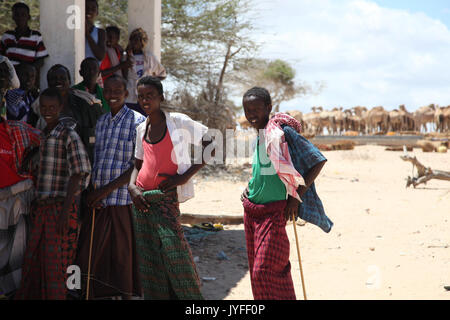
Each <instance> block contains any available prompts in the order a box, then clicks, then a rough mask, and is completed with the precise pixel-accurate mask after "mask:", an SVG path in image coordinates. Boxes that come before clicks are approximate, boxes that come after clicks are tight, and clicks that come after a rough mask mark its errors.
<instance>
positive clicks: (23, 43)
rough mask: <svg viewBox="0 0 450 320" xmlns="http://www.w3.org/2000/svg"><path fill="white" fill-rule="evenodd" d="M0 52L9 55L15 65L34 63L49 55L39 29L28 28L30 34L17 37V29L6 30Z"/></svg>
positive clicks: (0, 43) (0, 42)
mask: <svg viewBox="0 0 450 320" xmlns="http://www.w3.org/2000/svg"><path fill="white" fill-rule="evenodd" d="M0 54H2V55H4V56H6V57H8V59H9V60H11V63H12V64H13V65H17V64H20V63H22V62H25V63H33V62H35V61H36V60H38V59H41V58H46V57H48V52H47V49H46V48H45V45H44V42H43V41H42V35H41V34H40V33H39V31H35V30H31V29H29V30H28V34H26V35H24V36H22V37H20V38H19V39H17V37H16V31H15V30H9V31H6V32H5V33H4V34H3V36H2V39H1V41H0Z"/></svg>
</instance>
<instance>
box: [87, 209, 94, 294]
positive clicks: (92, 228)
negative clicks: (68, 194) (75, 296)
mask: <svg viewBox="0 0 450 320" xmlns="http://www.w3.org/2000/svg"><path fill="white" fill-rule="evenodd" d="M94 224H95V208H94V211H93V213H92V226H91V241H90V243H89V264H88V278H87V292H86V300H89V285H90V282H91V257H92V242H93V240H94Z"/></svg>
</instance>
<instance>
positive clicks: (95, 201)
mask: <svg viewBox="0 0 450 320" xmlns="http://www.w3.org/2000/svg"><path fill="white" fill-rule="evenodd" d="M108 194H109V192H108V191H107V190H106V189H104V188H100V189H95V190H94V191H92V192H90V193H89V194H88V196H87V198H86V202H87V204H88V206H89V207H91V208H95V209H99V208H101V207H102V204H101V203H100V202H101V201H102V200H103V199H105V198H106V197H107V196H108Z"/></svg>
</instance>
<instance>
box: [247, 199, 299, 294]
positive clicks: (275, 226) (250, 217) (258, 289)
mask: <svg viewBox="0 0 450 320" xmlns="http://www.w3.org/2000/svg"><path fill="white" fill-rule="evenodd" d="M286 203H287V202H286V201H285V200H283V201H277V202H271V203H268V204H264V205H257V204H253V203H252V202H250V201H249V200H248V199H244V203H243V204H244V212H245V213H244V228H245V238H246V242H247V255H248V265H249V271H250V281H251V284H252V291H253V297H254V299H255V300H296V297H295V290H294V283H293V282H292V276H291V263H290V262H289V253H290V251H289V250H290V249H289V239H288V237H287V233H286V218H285V216H284V209H285V207H286Z"/></svg>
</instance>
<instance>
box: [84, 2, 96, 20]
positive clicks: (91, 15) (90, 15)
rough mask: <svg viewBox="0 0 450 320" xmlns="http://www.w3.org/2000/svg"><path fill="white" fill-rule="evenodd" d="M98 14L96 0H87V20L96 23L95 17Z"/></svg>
mask: <svg viewBox="0 0 450 320" xmlns="http://www.w3.org/2000/svg"><path fill="white" fill-rule="evenodd" d="M97 16H98V8H97V4H96V3H95V1H90V0H88V1H86V21H87V22H89V23H90V24H94V22H95V18H97Z"/></svg>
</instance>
